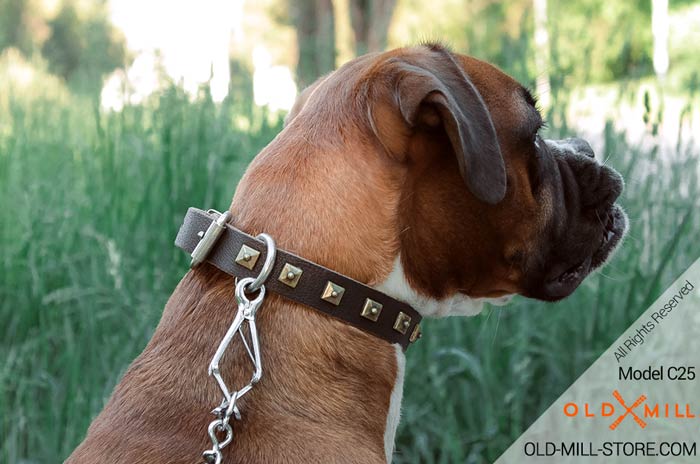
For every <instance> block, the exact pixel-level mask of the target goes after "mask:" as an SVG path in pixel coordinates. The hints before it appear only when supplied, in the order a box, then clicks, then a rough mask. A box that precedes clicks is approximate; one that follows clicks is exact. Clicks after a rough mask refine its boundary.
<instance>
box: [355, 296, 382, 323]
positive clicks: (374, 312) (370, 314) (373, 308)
mask: <svg viewBox="0 0 700 464" xmlns="http://www.w3.org/2000/svg"><path fill="white" fill-rule="evenodd" d="M381 312H382V305H381V303H377V302H376V301H374V300H370V299H369V298H367V299H366V300H365V305H364V306H363V307H362V312H361V313H360V315H361V316H362V317H364V318H366V319H369V320H370V321H373V322H377V319H379V313H381Z"/></svg>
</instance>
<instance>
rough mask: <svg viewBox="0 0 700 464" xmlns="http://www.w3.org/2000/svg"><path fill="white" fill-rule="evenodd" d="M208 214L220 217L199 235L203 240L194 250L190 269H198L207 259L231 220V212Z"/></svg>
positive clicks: (212, 212) (212, 211)
mask: <svg viewBox="0 0 700 464" xmlns="http://www.w3.org/2000/svg"><path fill="white" fill-rule="evenodd" d="M207 212H208V213H209V214H217V215H218V217H217V218H216V220H214V221H213V222H212V223H211V224H209V227H208V228H207V231H206V232H204V231H200V232H199V233H198V234H197V235H199V236H200V237H201V240H200V241H199V243H197V246H196V247H194V250H192V254H191V256H192V261H191V262H190V268H194V267H196V266H197V265H198V264H200V263H201V262H202V261H204V260H205V259H207V256H208V255H209V252H211V249H212V248H213V247H214V245H215V244H216V242H217V240H218V239H219V237H220V236H221V233H222V232H223V231H224V229H225V228H226V223H227V222H228V220H229V219H230V218H231V213H230V212H229V211H224V212H223V213H220V212H219V211H216V210H213V209H210V210H209V211H207Z"/></svg>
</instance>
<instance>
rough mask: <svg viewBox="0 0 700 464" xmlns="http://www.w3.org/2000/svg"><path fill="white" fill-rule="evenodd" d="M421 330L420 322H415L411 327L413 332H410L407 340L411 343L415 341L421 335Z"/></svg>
mask: <svg viewBox="0 0 700 464" xmlns="http://www.w3.org/2000/svg"><path fill="white" fill-rule="evenodd" d="M421 335H422V334H421V331H420V324H416V326H415V327H414V328H413V332H411V336H410V337H409V339H408V341H409V342H411V343H413V342H415V341H417V340H418V339H419V338H420V337H421Z"/></svg>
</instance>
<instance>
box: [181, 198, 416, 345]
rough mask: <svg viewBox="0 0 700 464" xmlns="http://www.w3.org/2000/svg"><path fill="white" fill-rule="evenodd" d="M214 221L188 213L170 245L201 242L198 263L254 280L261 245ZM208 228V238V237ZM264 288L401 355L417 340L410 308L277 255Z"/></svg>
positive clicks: (204, 214) (199, 212)
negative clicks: (369, 336) (377, 340)
mask: <svg viewBox="0 0 700 464" xmlns="http://www.w3.org/2000/svg"><path fill="white" fill-rule="evenodd" d="M217 218H219V215H218V214H217V213H215V212H214V213H209V212H205V211H202V210H201V209H197V208H189V209H188V210H187V215H186V216H185V219H184V222H183V224H182V226H181V227H180V231H179V232H178V234H177V238H176V239H175V245H177V246H178V247H180V248H182V249H183V250H185V251H186V252H188V253H193V252H194V250H195V248H196V247H197V245H198V244H199V243H200V240H201V241H202V242H206V243H207V244H208V246H207V248H208V250H206V251H205V256H201V253H198V254H199V255H200V257H199V258H200V259H201V260H204V261H207V262H208V263H210V264H212V265H214V266H216V267H217V268H219V269H220V270H222V271H224V272H225V273H227V274H230V275H232V276H235V277H238V278H243V277H255V276H257V275H258V274H259V273H260V269H261V267H262V265H263V262H264V255H265V244H264V243H263V242H262V241H260V240H258V239H256V238H254V237H252V236H250V235H248V234H246V233H245V232H241V231H240V230H238V229H236V228H235V227H233V226H231V225H230V224H226V223H222V224H221V226H222V227H220V228H217V226H216V220H217ZM220 222H222V221H220ZM212 223H214V224H215V225H213V226H212ZM210 226H211V229H212V231H213V232H210V233H207V232H206V231H208V230H209V229H210ZM217 229H218V230H220V235H219V234H217V233H216V231H217ZM205 235H206V237H205ZM203 244H204V243H203ZM201 248H202V247H201V246H200V251H201ZM193 262H195V260H193ZM265 287H266V288H267V289H268V290H271V291H273V292H275V293H277V294H279V295H282V296H284V297H285V298H288V299H290V300H292V301H294V302H297V303H300V304H303V305H306V306H310V307H312V308H314V309H316V310H318V311H321V312H322V313H326V314H328V315H330V316H333V317H335V318H338V319H341V320H343V321H345V322H347V323H348V324H350V325H352V326H354V327H357V328H358V329H361V330H364V331H365V332H369V333H371V334H372V335H375V336H377V337H379V338H381V339H383V340H386V341H387V342H389V343H398V344H400V345H401V347H402V348H403V349H404V350H405V349H406V348H407V347H408V345H409V344H410V343H412V342H415V341H416V340H417V339H418V338H420V325H419V323H420V321H421V315H420V314H418V312H417V311H416V310H415V309H413V308H412V307H411V306H409V305H407V304H406V303H402V302H401V301H398V300H396V299H394V298H392V297H390V296H388V295H386V294H384V293H382V292H380V291H378V290H375V289H373V288H372V287H369V286H367V285H365V284H363V283H361V282H358V281H356V280H353V279H351V278H349V277H346V276H344V275H342V274H338V273H337V272H334V271H331V270H330V269H327V268H325V267H323V266H320V265H318V264H315V263H312V262H311V261H307V260H305V259H304V258H300V257H299V256H296V255H293V254H292V253H289V252H286V251H283V250H280V249H278V250H277V258H276V260H275V265H274V267H273V269H272V273H271V274H270V278H269V279H268V280H267V282H266V283H265Z"/></svg>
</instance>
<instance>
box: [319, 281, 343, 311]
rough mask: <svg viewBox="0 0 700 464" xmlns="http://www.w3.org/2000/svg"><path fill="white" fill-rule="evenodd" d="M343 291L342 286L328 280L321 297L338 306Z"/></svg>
mask: <svg viewBox="0 0 700 464" xmlns="http://www.w3.org/2000/svg"><path fill="white" fill-rule="evenodd" d="M343 293H345V289H344V288H343V287H341V286H340V285H338V284H334V283H333V282H331V281H330V280H329V281H328V283H327V284H326V287H325V288H324V289H323V293H321V299H322V300H324V301H327V302H329V303H332V304H334V305H336V306H338V305H339V304H340V300H341V299H342V298H343Z"/></svg>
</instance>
